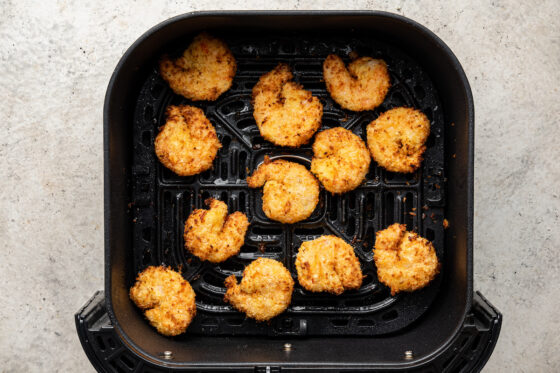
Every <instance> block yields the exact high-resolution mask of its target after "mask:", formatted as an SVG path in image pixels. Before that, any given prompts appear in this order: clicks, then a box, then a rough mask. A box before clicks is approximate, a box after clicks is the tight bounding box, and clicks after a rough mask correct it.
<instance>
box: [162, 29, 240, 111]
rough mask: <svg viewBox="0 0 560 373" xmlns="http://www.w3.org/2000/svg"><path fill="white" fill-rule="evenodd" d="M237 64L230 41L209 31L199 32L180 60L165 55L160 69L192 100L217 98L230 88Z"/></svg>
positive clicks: (178, 91) (172, 86)
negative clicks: (229, 45) (221, 38)
mask: <svg viewBox="0 0 560 373" xmlns="http://www.w3.org/2000/svg"><path fill="white" fill-rule="evenodd" d="M236 69H237V65H236V63H235V58H234V57H233V54H231V52H230V50H229V48H228V46H227V45H226V43H224V42H223V41H221V40H220V39H216V38H214V37H212V36H210V35H208V34H206V33H202V34H200V35H198V36H196V37H195V38H194V40H193V42H192V43H191V45H189V47H188V48H187V49H186V50H185V51H184V52H183V55H182V56H181V57H179V58H177V59H176V60H172V59H170V58H169V56H167V55H166V56H163V57H162V58H161V60H160V62H159V71H160V73H161V76H162V77H163V79H165V80H166V81H167V83H169V86H170V87H171V89H172V90H173V92H175V93H176V94H178V95H182V96H184V97H186V98H188V99H189V100H193V101H201V100H208V101H214V100H216V99H217V98H218V97H219V96H220V95H221V94H222V93H224V92H225V91H227V90H228V89H230V87H231V84H232V82H233V77H234V76H235V71H236Z"/></svg>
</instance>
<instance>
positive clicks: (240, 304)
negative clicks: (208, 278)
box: [224, 258, 294, 321]
mask: <svg viewBox="0 0 560 373" xmlns="http://www.w3.org/2000/svg"><path fill="white" fill-rule="evenodd" d="M225 286H226V288H227V292H226V295H225V297H224V300H225V301H226V302H229V303H230V304H231V305H232V306H233V307H234V308H236V309H237V310H239V311H241V312H244V313H245V314H246V315H247V316H248V317H250V318H253V319H255V320H257V321H265V320H270V319H271V318H273V317H274V316H277V315H279V314H281V313H282V312H284V311H285V310H286V308H288V306H289V305H290V302H291V300H292V292H293V290H294V280H293V279H292V276H291V275H290V272H288V270H287V269H286V267H284V265H283V264H282V263H280V262H278V261H276V260H272V259H268V258H258V259H257V260H255V261H253V262H251V264H249V265H248V266H247V267H246V268H245V270H244V271H243V278H242V279H241V283H240V284H238V283H237V279H236V278H235V276H234V275H231V276H229V277H228V278H226V281H225Z"/></svg>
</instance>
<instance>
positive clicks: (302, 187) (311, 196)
mask: <svg viewBox="0 0 560 373" xmlns="http://www.w3.org/2000/svg"><path fill="white" fill-rule="evenodd" d="M247 184H249V187H250V188H259V187H261V186H263V184H264V188H263V199H262V208H263V211H264V213H265V214H266V216H268V217H269V218H270V219H272V220H276V221H279V222H281V223H285V224H293V223H296V222H298V221H301V220H304V219H307V218H308V217H309V216H310V215H311V214H312V213H313V211H314V210H315V207H316V206H317V203H318V202H319V182H318V181H317V179H315V177H314V176H313V175H312V174H311V172H309V170H308V169H307V168H305V166H303V165H301V164H299V163H294V162H288V161H285V160H282V159H278V160H275V161H270V160H269V159H268V157H265V161H264V163H263V164H261V165H260V166H259V167H258V168H257V170H256V171H255V172H254V173H253V176H249V177H248V178H247Z"/></svg>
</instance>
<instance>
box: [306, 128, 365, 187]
mask: <svg viewBox="0 0 560 373" xmlns="http://www.w3.org/2000/svg"><path fill="white" fill-rule="evenodd" d="M370 162H371V159H370V156H369V152H368V150H367V148H366V144H364V142H363V141H362V140H361V139H360V138H359V137H358V136H356V135H355V134H353V133H352V132H351V131H349V130H347V129H345V128H342V127H335V128H331V129H328V130H325V131H322V132H319V134H318V135H317V136H316V137H315V142H314V143H313V159H312V160H311V172H313V173H314V174H315V176H317V178H318V179H319V181H320V182H321V184H323V186H324V187H325V189H326V190H328V191H329V192H331V193H335V194H338V193H345V192H349V191H351V190H353V189H356V188H357V187H358V186H359V185H360V184H361V183H362V181H364V179H365V177H366V174H367V172H368V170H369V164H370Z"/></svg>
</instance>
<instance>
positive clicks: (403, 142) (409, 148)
mask: <svg viewBox="0 0 560 373" xmlns="http://www.w3.org/2000/svg"><path fill="white" fill-rule="evenodd" d="M429 135H430V121H429V120H428V118H427V117H426V115H424V113H422V112H421V111H420V110H416V109H411V108H405V107H398V108H394V109H391V110H388V111H386V112H384V113H383V114H381V115H380V116H379V117H378V118H377V119H375V120H374V121H373V122H371V123H370V124H368V126H367V142H368V148H369V151H370V152H371V156H372V157H373V159H374V160H375V161H376V162H377V163H378V164H379V165H380V166H381V167H383V168H385V169H386V170H389V171H392V172H402V173H409V172H414V171H415V170H416V169H417V168H418V167H420V163H421V162H422V154H423V153H424V151H425V150H426V145H424V144H425V143H426V140H427V139H428V136H429Z"/></svg>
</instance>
